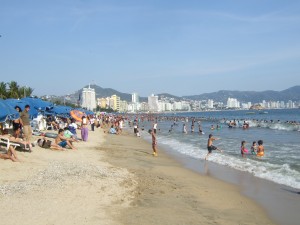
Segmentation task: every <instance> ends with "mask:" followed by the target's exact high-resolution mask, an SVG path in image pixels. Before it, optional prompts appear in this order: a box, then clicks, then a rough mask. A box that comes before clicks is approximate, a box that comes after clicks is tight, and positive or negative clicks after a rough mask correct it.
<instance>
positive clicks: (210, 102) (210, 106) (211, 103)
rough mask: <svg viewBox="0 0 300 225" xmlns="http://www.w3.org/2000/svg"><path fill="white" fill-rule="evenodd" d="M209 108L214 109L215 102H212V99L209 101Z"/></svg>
mask: <svg viewBox="0 0 300 225" xmlns="http://www.w3.org/2000/svg"><path fill="white" fill-rule="evenodd" d="M207 108H209V109H213V108H214V100H212V99H208V100H207Z"/></svg>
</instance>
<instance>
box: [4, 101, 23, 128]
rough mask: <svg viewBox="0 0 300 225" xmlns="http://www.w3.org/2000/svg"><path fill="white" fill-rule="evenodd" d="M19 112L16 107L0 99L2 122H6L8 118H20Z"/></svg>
mask: <svg viewBox="0 0 300 225" xmlns="http://www.w3.org/2000/svg"><path fill="white" fill-rule="evenodd" d="M19 117H20V116H19V112H18V111H17V110H15V108H14V107H12V106H11V105H9V104H7V103H6V102H5V101H4V100H3V99H0V122H1V123H2V122H5V121H6V120H7V119H10V120H14V119H18V118H19Z"/></svg>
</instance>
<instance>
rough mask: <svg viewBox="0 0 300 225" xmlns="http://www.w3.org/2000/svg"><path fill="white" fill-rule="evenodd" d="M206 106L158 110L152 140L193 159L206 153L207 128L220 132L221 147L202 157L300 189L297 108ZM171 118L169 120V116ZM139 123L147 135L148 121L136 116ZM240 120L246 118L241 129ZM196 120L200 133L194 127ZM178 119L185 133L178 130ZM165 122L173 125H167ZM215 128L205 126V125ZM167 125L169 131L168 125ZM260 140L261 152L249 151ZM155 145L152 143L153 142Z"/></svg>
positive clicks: (216, 142) (299, 121) (215, 143)
mask: <svg viewBox="0 0 300 225" xmlns="http://www.w3.org/2000/svg"><path fill="white" fill-rule="evenodd" d="M249 112H250V111H245V110H237V111H211V112H189V113H177V114H159V115H155V116H153V117H152V118H154V117H155V118H158V132H157V140H158V144H159V145H160V144H161V145H164V146H167V148H166V149H167V151H171V152H176V153H178V154H179V155H182V156H183V157H188V158H192V159H193V160H195V159H196V160H204V159H205V156H206V154H207V147H206V146H207V139H208V135H209V134H213V135H214V136H215V137H217V138H220V139H219V140H216V141H214V145H215V146H217V147H219V148H220V149H222V150H223V153H219V152H218V151H213V153H212V154H211V155H210V156H209V158H208V160H209V161H213V162H214V163H217V164H220V165H222V166H225V167H230V168H233V169H235V170H239V171H244V172H247V173H250V174H252V175H253V176H255V177H259V178H262V179H266V180H270V181H273V182H275V183H278V184H283V185H286V186H289V187H292V188H296V189H300V132H299V130H300V125H299V124H300V109H289V110H287V109H282V110H267V111H264V112H263V113H260V112H258V111H253V112H251V114H249ZM175 118H176V121H175V125H174V119H175ZM192 118H195V126H194V129H195V131H194V132H193V133H192V132H191V124H192ZM233 120H235V122H236V123H237V126H236V127H235V128H229V127H228V125H227V123H228V122H229V121H233ZM139 121H140V122H139V127H140V128H144V131H142V132H141V133H142V137H144V138H145V139H147V140H150V138H151V136H150V135H149V134H146V132H147V130H148V129H150V128H151V126H152V123H153V122H151V121H147V120H144V121H143V120H141V119H139ZM244 121H246V122H248V123H249V124H250V127H249V128H248V129H243V128H242V124H243V123H244ZM199 123H200V124H201V126H202V130H203V132H204V134H201V133H199V132H198V124H199ZM183 124H185V125H186V127H187V131H188V133H187V134H185V133H183ZM171 125H173V129H172V130H171ZM212 125H213V126H214V127H215V128H216V127H217V126H219V129H213V130H212V129H211V126H212ZM170 130H171V131H170ZM242 140H245V141H246V148H247V149H248V150H249V154H247V155H246V157H245V158H243V157H242V156H241V153H240V152H241V151H240V146H241V141H242ZM258 140H263V142H264V147H265V156H264V157H256V156H255V155H251V153H250V152H251V151H250V148H251V145H252V142H253V141H256V142H257V141H258ZM159 145H158V147H159Z"/></svg>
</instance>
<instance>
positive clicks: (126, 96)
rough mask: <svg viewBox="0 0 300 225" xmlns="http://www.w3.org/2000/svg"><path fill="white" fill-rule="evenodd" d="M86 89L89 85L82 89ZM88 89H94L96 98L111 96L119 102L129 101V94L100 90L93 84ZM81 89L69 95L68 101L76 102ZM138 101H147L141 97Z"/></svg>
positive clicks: (106, 89) (107, 89)
mask: <svg viewBox="0 0 300 225" xmlns="http://www.w3.org/2000/svg"><path fill="white" fill-rule="evenodd" d="M88 87H89V85H86V86H85V87H83V88H88ZM90 87H91V88H94V89H95V92H96V98H106V97H110V96H112V95H117V96H119V97H120V98H121V100H125V101H127V102H130V101H131V94H127V93H122V92H119V91H117V90H114V89H112V88H102V87H100V86H98V85H95V84H91V85H90ZM83 88H82V89H83ZM82 89H80V90H78V91H75V93H74V94H71V95H70V99H71V101H72V102H76V101H77V99H78V98H79V95H80V93H81V92H82ZM140 100H141V101H147V100H148V99H147V98H146V97H144V98H143V97H141V98H140Z"/></svg>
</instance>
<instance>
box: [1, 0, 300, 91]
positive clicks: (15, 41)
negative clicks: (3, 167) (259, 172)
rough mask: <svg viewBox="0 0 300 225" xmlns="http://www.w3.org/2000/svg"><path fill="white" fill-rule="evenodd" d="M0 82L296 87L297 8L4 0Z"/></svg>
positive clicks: (256, 2)
mask: <svg viewBox="0 0 300 225" xmlns="http://www.w3.org/2000/svg"><path fill="white" fill-rule="evenodd" d="M0 35H1V37H0V76H1V79H0V81H5V82H9V81H17V82H18V83H19V84H20V85H22V86H25V85H26V86H30V87H32V88H34V94H36V95H43V94H56V95H63V94H69V93H73V92H75V91H76V90H78V89H80V88H82V87H83V86H85V85H87V84H89V83H95V84H97V85H99V86H101V87H104V88H113V89H116V90H118V91H121V92H125V93H132V92H138V93H139V94H140V95H141V96H148V95H150V94H151V93H155V94H159V93H162V92H167V93H170V94H174V95H177V96H183V95H194V94H201V93H208V92H213V91H218V90H253V91H263V90H277V91H280V90H284V89H286V88H289V87H291V86H294V85H300V1H299V0H295V1H290V0H282V1H276V0H207V1H204V0H201V1H200V0H135V1H134V0H115V1H114V0H107V1H102V0H48V1H47V0H44V1H41V0H35V1H34V0H18V1H17V0H0Z"/></svg>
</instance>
